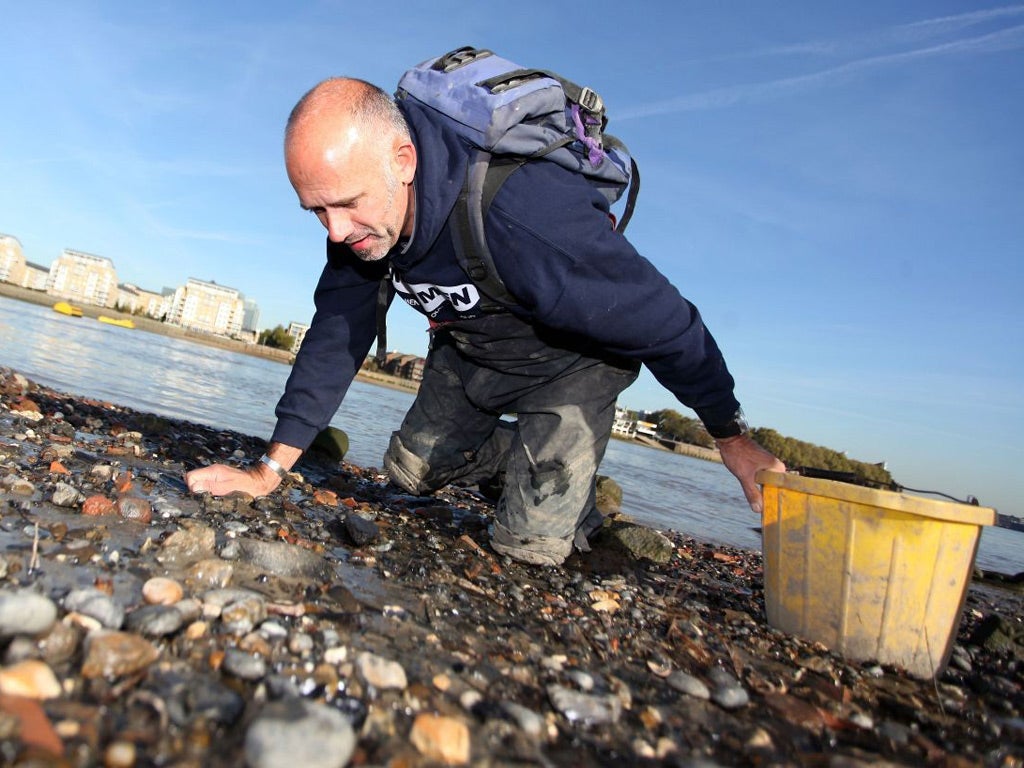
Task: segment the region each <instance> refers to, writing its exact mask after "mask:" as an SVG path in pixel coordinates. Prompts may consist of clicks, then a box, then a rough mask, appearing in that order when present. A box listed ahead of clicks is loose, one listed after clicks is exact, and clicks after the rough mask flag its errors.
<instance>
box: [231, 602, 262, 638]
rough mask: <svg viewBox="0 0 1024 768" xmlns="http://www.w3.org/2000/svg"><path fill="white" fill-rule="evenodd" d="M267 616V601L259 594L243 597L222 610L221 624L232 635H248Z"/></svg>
mask: <svg viewBox="0 0 1024 768" xmlns="http://www.w3.org/2000/svg"><path fill="white" fill-rule="evenodd" d="M265 618H267V603H266V601H265V600H264V599H263V598H262V597H261V596H259V595H253V596H251V597H243V598H241V599H239V600H235V601H234V602H232V603H228V604H227V605H225V606H224V607H223V608H222V609H221V611H220V621H221V626H222V627H223V629H224V631H225V632H228V633H230V634H232V635H246V634H248V633H250V632H252V631H253V629H255V628H256V626H257V625H258V624H259V623H260V622H261V621H263V620H264V619H265Z"/></svg>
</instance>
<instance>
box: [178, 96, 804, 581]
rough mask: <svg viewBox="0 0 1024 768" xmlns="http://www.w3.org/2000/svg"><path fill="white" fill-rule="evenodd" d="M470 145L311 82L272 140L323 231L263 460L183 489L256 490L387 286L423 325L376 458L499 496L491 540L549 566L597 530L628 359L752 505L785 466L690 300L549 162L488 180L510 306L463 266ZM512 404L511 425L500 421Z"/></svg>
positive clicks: (345, 373) (318, 405) (416, 489)
mask: <svg viewBox="0 0 1024 768" xmlns="http://www.w3.org/2000/svg"><path fill="white" fill-rule="evenodd" d="M469 153H470V150H469V148H468V147H467V146H466V145H465V144H464V143H463V142H462V141H461V140H460V139H459V138H458V137H457V136H456V135H455V133H454V132H453V131H452V129H451V128H450V126H448V125H447V124H446V122H445V119H444V118H441V117H438V116H437V115H435V114H433V113H431V112H430V111H429V110H428V109H426V108H424V107H421V106H419V105H416V104H413V103H411V102H400V103H397V104H396V103H395V102H394V101H393V100H392V99H391V98H390V97H389V96H388V95H387V94H386V93H385V92H384V91H382V90H380V89H379V88H377V87H376V86H373V85H371V84H369V83H365V82H362V81H359V80H352V79H347V78H334V79H331V80H326V81H324V82H322V83H320V84H319V85H317V86H316V87H315V88H313V89H312V90H311V91H310V92H309V93H307V94H306V95H305V96H303V98H302V99H301V100H300V101H299V103H298V104H297V105H296V106H295V108H294V109H293V110H292V113H291V116H290V117H289V120H288V125H287V128H286V132H285V165H286V168H287V171H288V178H289V180H290V181H291V184H292V186H293V187H294V189H295V192H296V194H297V195H298V198H299V204H300V205H301V206H302V208H303V209H304V210H307V211H310V212H312V213H313V214H314V215H315V216H316V217H317V219H319V221H320V223H321V224H322V225H323V226H324V227H325V228H326V229H327V264H326V266H325V268H324V270H323V273H322V274H321V277H320V281H319V283H318V285H317V288H316V292H315V294H314V301H315V305H316V313H315V315H314V317H313V321H312V323H311V327H310V329H309V331H308V332H307V334H306V337H305V339H304V341H303V344H302V347H301V349H300V351H299V353H298V355H297V357H296V361H295V365H294V367H293V369H292V372H291V375H290V376H289V378H288V383H287V385H286V387H285V392H284V394H283V395H282V397H281V400H280V401H279V403H278V406H277V409H276V415H277V419H278V421H277V426H276V427H275V430H274V434H273V436H272V437H271V441H270V444H269V446H268V449H267V453H266V455H264V456H263V457H262V458H261V459H260V461H259V462H256V463H255V464H254V465H253V466H251V467H248V468H245V469H238V468H234V467H229V466H226V465H215V466H211V467H206V468H203V469H198V470H195V471H193V472H190V473H189V474H188V476H187V482H188V486H189V488H190V489H191V490H192V491H194V492H203V491H206V492H210V493H213V494H215V495H222V494H225V493H229V492H231V491H244V492H247V493H249V494H251V495H253V496H260V495H265V494H267V493H269V492H271V491H272V490H274V488H276V487H277V485H278V484H279V483H280V482H281V480H282V478H283V477H284V476H285V473H286V471H287V470H288V469H290V468H291V467H292V466H293V465H294V463H295V462H296V461H297V460H298V459H299V457H300V456H301V455H302V452H303V451H304V450H305V449H306V448H307V447H308V446H309V444H310V443H311V442H312V440H313V438H314V437H315V436H316V435H317V433H318V432H319V431H320V430H322V429H323V428H325V427H326V426H327V425H328V423H329V422H330V420H331V418H332V417H333V416H334V413H335V412H336V411H337V408H338V406H339V405H340V404H341V401H342V399H343V398H344V396H345V393H346V392H347V390H348V387H349V385H350V384H351V382H352V380H353V378H354V377H355V374H356V372H357V371H358V369H359V367H360V365H361V364H362V361H363V360H364V359H365V357H366V355H367V354H368V352H369V350H370V347H371V345H372V343H373V340H374V338H375V335H376V315H377V305H378V293H379V286H380V284H381V281H382V280H384V279H387V280H388V281H389V282H390V284H391V285H392V286H393V287H394V290H395V292H396V293H397V295H398V296H399V297H400V298H401V299H402V300H404V301H406V302H407V303H408V304H410V305H411V306H413V307H414V308H415V309H417V310H419V311H420V312H422V313H423V314H424V315H426V316H427V317H428V319H429V322H430V326H431V345H430V351H429V353H428V356H427V363H426V366H425V369H424V374H423V380H422V382H421V384H420V389H419V393H418V394H417V397H416V399H415V402H414V403H413V405H412V407H411V408H410V410H409V412H408V414H406V417H405V419H404V421H403V423H402V425H401V427H400V428H399V430H398V431H397V432H395V433H394V434H393V435H392V438H391V443H390V445H389V447H388V450H387V452H386V455H385V457H384V466H385V467H386V469H387V471H388V474H389V477H390V478H391V480H392V482H394V483H395V484H397V485H398V486H400V487H401V488H403V489H404V490H406V491H408V492H409V493H413V494H417V495H422V494H428V493H431V492H433V491H435V490H437V489H439V488H441V487H443V486H444V485H447V484H449V483H460V484H465V485H473V484H479V485H481V486H482V487H483V486H487V487H498V488H500V489H501V493H500V497H499V499H498V502H497V506H496V510H495V520H494V524H493V526H492V528H491V542H490V543H491V546H492V547H493V548H494V549H495V550H496V551H498V552H500V553H503V554H507V555H509V556H510V557H512V558H515V559H517V560H520V561H523V562H528V563H534V564H540V565H558V564H561V563H562V562H563V561H564V560H565V558H566V557H567V556H568V555H569V554H570V553H571V552H572V550H573V548H574V547H575V548H577V549H579V550H582V551H587V550H588V546H587V537H588V536H589V535H590V534H591V533H592V532H593V531H594V530H595V529H596V528H598V527H599V526H600V524H601V515H600V513H599V512H598V511H597V509H596V507H595V504H594V496H595V487H594V486H595V475H596V473H597V469H598V466H599V465H600V462H601V459H602V458H603V456H604V452H605V448H606V447H607V444H608V440H609V437H610V434H611V427H612V422H613V419H614V413H615V401H616V398H617V397H618V395H619V394H620V393H621V392H622V390H623V389H625V388H626V387H627V386H629V384H631V383H632V382H633V381H634V380H635V378H636V376H637V373H638V371H639V367H640V365H641V364H645V365H647V367H648V368H649V369H650V370H651V372H652V373H653V374H654V375H655V377H656V378H657V379H658V380H659V381H660V382H661V383H662V384H663V385H664V386H665V387H666V388H667V389H668V390H669V391H671V392H672V393H673V394H674V395H675V396H676V397H677V398H678V399H679V400H680V401H681V402H683V403H684V404H686V405H688V406H689V407H691V408H693V409H694V410H695V411H696V413H697V414H698V416H699V417H700V418H701V419H702V421H703V422H704V424H705V426H706V427H707V428H708V431H709V432H710V433H711V434H712V436H714V437H715V438H716V440H717V443H718V447H719V449H720V451H721V454H722V459H723V462H724V463H725V465H726V467H728V468H729V470H730V471H731V472H732V473H733V474H734V475H735V476H736V477H737V478H738V479H739V481H740V484H741V486H742V488H743V490H744V493H745V495H746V497H747V500H748V502H749V503H750V505H751V508H752V509H754V511H757V512H759V511H760V505H761V494H760V489H759V488H758V486H757V484H756V482H755V480H754V476H755V474H756V472H757V470H758V469H762V468H764V469H775V470H781V469H784V467H783V465H782V464H781V463H780V462H779V461H778V460H777V459H775V457H773V456H772V455H771V454H769V453H767V452H766V451H764V450H763V449H762V448H760V447H759V446H758V445H757V444H756V443H755V442H754V441H753V440H751V439H750V438H749V437H748V436H747V434H746V423H745V421H744V419H743V417H742V411H741V410H740V405H739V402H738V400H737V399H736V398H735V396H734V394H733V379H732V376H731V375H730V374H729V372H728V369H727V367H726V365H725V361H724V359H723V358H722V355H721V353H720V351H719V349H718V346H717V345H716V344H715V341H714V339H713V337H712V336H711V334H710V333H709V332H708V331H707V329H706V328H705V327H704V325H703V323H702V321H701V318H700V315H699V313H698V312H697V310H696V308H695V307H694V306H693V305H692V304H690V303H689V302H688V301H687V300H686V299H684V298H683V297H682V296H680V295H679V292H678V291H677V290H676V289H675V288H674V287H673V286H672V285H671V284H670V283H669V282H668V281H667V280H666V279H665V278H664V277H663V276H662V275H661V274H660V273H659V272H658V271H657V270H656V269H655V268H654V267H653V265H651V263H650V262H648V261H647V260H646V259H644V258H643V257H641V256H640V255H639V254H638V253H637V252H636V250H635V249H634V248H633V247H632V245H630V243H629V242H628V241H627V240H626V239H625V238H624V237H623V236H622V235H621V234H619V233H617V232H615V231H614V230H613V229H612V228H611V227H610V226H609V224H608V213H609V211H608V203H607V201H606V200H605V198H604V197H603V195H601V194H600V193H599V192H597V191H596V190H595V189H594V188H593V187H592V186H591V185H590V184H589V183H588V182H587V181H586V180H584V179H583V178H582V177H580V176H579V175H577V174H574V173H572V172H570V171H568V170H565V169H563V168H561V167H559V166H557V165H555V164H554V163H550V162H546V161H536V162H530V163H527V164H525V165H524V166H523V167H522V168H520V169H519V170H517V171H516V172H515V173H513V174H512V175H511V176H510V177H509V178H508V180H507V181H506V182H505V183H504V185H503V186H502V187H501V189H500V191H499V192H498V194H497V196H496V197H495V198H494V201H493V203H492V205H491V207H490V209H489V211H488V214H487V220H486V233H487V240H488V245H489V247H490V250H491V253H492V254H493V257H494V261H495V265H496V268H497V270H498V272H499V274H500V277H501V279H502V280H503V282H504V283H505V285H506V286H507V288H508V289H509V291H510V292H511V294H512V295H513V296H514V297H515V298H516V306H514V307H512V308H511V309H508V308H503V307H499V306H497V305H496V304H494V303H493V302H491V301H489V300H488V299H487V297H486V296H483V295H481V293H480V292H479V290H478V289H477V287H476V286H475V285H474V283H473V281H472V280H471V279H470V278H469V277H468V276H467V274H466V273H465V272H464V271H463V270H462V268H461V267H460V266H459V261H458V259H457V257H456V244H455V240H454V233H453V232H452V227H451V224H450V222H449V217H450V214H451V212H452V209H453V207H454V205H455V202H456V198H457V196H458V194H459V192H460V190H461V188H462V183H463V180H464V179H465V176H466V169H467V164H468V159H469ZM510 414H514V415H515V417H516V420H515V421H514V422H513V421H508V420H506V419H503V418H502V417H503V416H506V415H510Z"/></svg>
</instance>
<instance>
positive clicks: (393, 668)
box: [356, 651, 409, 691]
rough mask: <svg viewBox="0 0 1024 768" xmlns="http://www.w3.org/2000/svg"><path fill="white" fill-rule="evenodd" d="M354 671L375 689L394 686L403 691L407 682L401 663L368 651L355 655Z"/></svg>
mask: <svg viewBox="0 0 1024 768" xmlns="http://www.w3.org/2000/svg"><path fill="white" fill-rule="evenodd" d="M356 671H357V672H358V673H359V677H360V678H362V680H363V682H364V683H366V684H367V685H372V686H373V687H374V688H376V689H377V690H387V689H390V688H394V689H397V690H400V691H404V690H405V688H406V686H408V684H409V683H408V681H407V680H406V677H405V669H404V668H403V667H402V665H401V664H399V663H398V662H397V661H391V660H390V659H385V658H383V657H381V656H377V655H375V654H373V653H370V652H369V651H364V652H362V653H360V654H359V655H358V656H356Z"/></svg>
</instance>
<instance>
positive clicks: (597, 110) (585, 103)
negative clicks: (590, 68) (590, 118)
mask: <svg viewBox="0 0 1024 768" xmlns="http://www.w3.org/2000/svg"><path fill="white" fill-rule="evenodd" d="M579 105H580V107H582V108H583V109H585V110H587V112H590V113H591V114H592V115H601V114H604V99H602V98H601V97H600V96H599V95H598V93H597V91H595V90H592V89H591V88H589V87H588V86H583V87H582V88H580V98H579Z"/></svg>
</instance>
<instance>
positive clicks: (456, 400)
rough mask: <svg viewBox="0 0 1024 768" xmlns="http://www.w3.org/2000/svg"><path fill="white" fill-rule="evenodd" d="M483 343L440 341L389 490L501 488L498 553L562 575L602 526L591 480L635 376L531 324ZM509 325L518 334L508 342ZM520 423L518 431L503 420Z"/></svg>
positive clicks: (459, 337) (406, 424)
mask: <svg viewBox="0 0 1024 768" xmlns="http://www.w3.org/2000/svg"><path fill="white" fill-rule="evenodd" d="M495 324H496V325H497V326H498V328H492V329H491V330H494V331H498V330H500V331H501V332H500V333H496V334H493V335H491V334H487V333H486V330H487V328H486V326H487V322H486V321H484V323H483V325H484V328H483V336H481V328H480V326H479V325H477V326H474V328H473V331H472V332H468V333H464V332H462V331H461V330H454V331H442V332H440V333H437V334H435V338H434V343H433V344H432V349H431V351H430V353H429V355H428V357H427V363H426V366H425V370H424V374H423V381H422V382H421V384H420V389H419V393H418V395H417V396H416V400H415V402H414V403H413V405H412V407H411V408H410V409H409V412H408V414H406V417H405V420H404V421H403V423H402V426H401V429H399V431H397V432H395V433H394V434H393V435H392V438H391V443H390V445H389V447H388V450H387V454H386V456H385V458H384V465H385V467H386V468H387V470H388V472H389V475H390V477H391V480H392V481H393V482H394V483H396V484H397V485H399V486H400V487H402V488H404V489H405V490H407V491H409V492H410V493H415V494H418V495H422V494H425V493H430V492H433V491H435V490H437V489H439V488H441V487H442V486H444V485H447V484H449V483H459V484H463V485H475V484H479V485H480V486H481V487H485V486H487V485H497V486H499V487H501V489H502V490H501V496H500V497H499V499H498V503H497V507H496V513H495V522H494V526H493V528H492V532H491V546H492V547H493V548H494V549H495V550H496V551H498V552H500V553H503V554H507V555H509V556H510V557H513V558H515V559H517V560H522V561H524V562H528V563H536V564H544V565H558V564H560V563H561V562H562V561H563V560H565V558H566V557H567V556H568V555H569V554H570V553H571V551H572V548H573V545H574V543H575V544H576V546H577V547H578V548H580V549H582V550H584V551H585V550H587V549H588V547H587V544H586V537H587V536H588V535H589V534H590V533H592V532H593V531H594V530H596V529H597V528H598V527H599V526H600V525H601V514H600V513H599V512H598V511H597V508H596V506H595V475H596V473H597V468H598V465H599V464H600V463H601V459H602V458H603V456H604V452H605V448H606V447H607V445H608V439H609V437H610V435H611V428H612V423H613V421H614V417H615V401H616V398H617V397H618V395H619V393H620V392H622V390H623V389H625V388H626V387H627V386H629V384H631V383H632V382H633V381H634V380H635V379H636V376H637V372H638V366H637V365H636V364H634V363H631V362H621V363H620V362H618V361H615V362H612V361H608V360H603V359H600V358H597V357H590V356H587V355H585V354H581V353H579V352H574V351H571V350H567V349H562V348H559V347H558V346H551V345H550V344H549V343H547V342H545V341H543V340H541V339H540V338H538V337H537V335H536V333H535V332H534V331H533V329H531V328H529V326H526V325H525V324H521V323H520V324H519V325H516V324H515V323H512V325H511V326H509V323H508V321H494V322H492V323H491V325H492V326H493V325H495ZM510 327H511V333H510V332H509V330H510ZM506 414H514V415H515V417H516V420H515V421H514V422H510V421H506V420H503V419H502V418H501V417H502V416H503V415H506Z"/></svg>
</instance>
